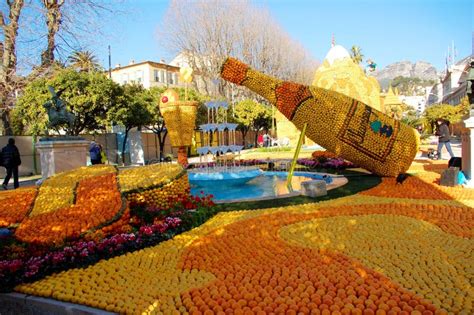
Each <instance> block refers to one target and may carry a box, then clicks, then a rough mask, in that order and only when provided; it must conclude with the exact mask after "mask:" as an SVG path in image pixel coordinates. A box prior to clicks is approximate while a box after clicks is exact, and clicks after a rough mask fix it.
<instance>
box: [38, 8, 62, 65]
mask: <svg viewBox="0 0 474 315" xmlns="http://www.w3.org/2000/svg"><path fill="white" fill-rule="evenodd" d="M42 1H43V5H44V7H45V9H46V26H47V27H48V35H47V39H48V46H47V48H46V50H45V51H43V53H42V54H41V65H42V66H43V67H48V66H50V65H51V63H52V62H53V60H54V48H55V36H56V33H57V32H58V31H59V26H60V24H61V7H62V6H63V5H64V1H65V0H42Z"/></svg>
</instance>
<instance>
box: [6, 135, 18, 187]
mask: <svg viewBox="0 0 474 315" xmlns="http://www.w3.org/2000/svg"><path fill="white" fill-rule="evenodd" d="M2 165H3V166H4V167H5V168H6V170H7V176H5V179H4V180H3V185H2V187H3V189H4V190H7V189H8V182H9V181H10V178H11V177H12V175H13V187H14V188H15V189H17V188H18V187H19V186H20V184H19V181H18V166H20V165H21V159H20V151H18V148H17V147H16V145H15V139H13V138H10V139H8V144H7V145H6V146H4V147H3V148H2Z"/></svg>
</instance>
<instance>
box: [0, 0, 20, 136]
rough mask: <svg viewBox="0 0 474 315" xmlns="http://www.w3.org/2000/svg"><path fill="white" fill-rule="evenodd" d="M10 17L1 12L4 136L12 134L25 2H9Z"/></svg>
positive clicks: (0, 87)
mask: <svg viewBox="0 0 474 315" xmlns="http://www.w3.org/2000/svg"><path fill="white" fill-rule="evenodd" d="M6 4H7V5H8V17H5V16H4V13H3V11H0V26H1V32H2V35H3V41H0V57H1V59H0V60H1V65H0V110H1V118H2V123H3V131H4V134H7V135H9V134H11V128H10V122H9V107H10V106H9V103H10V98H12V93H14V91H15V81H16V64H17V57H16V39H17V36H18V25H19V24H18V21H19V19H20V14H21V10H22V8H23V5H24V0H7V1H6Z"/></svg>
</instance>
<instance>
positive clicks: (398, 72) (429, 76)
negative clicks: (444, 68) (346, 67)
mask: <svg viewBox="0 0 474 315" xmlns="http://www.w3.org/2000/svg"><path fill="white" fill-rule="evenodd" d="M373 76H374V77H375V78H376V79H377V81H379V84H380V86H381V87H382V88H383V89H386V88H387V87H388V85H389V83H390V81H392V80H393V79H395V78H396V77H400V76H401V77H406V78H419V79H422V80H427V81H428V80H437V79H438V78H439V74H438V71H437V69H436V68H435V67H434V66H433V65H432V64H431V63H429V62H427V61H422V60H420V61H416V62H414V63H413V62H411V61H408V60H402V61H397V62H393V63H391V64H389V65H387V66H385V67H384V68H383V69H382V70H378V71H374V73H373Z"/></svg>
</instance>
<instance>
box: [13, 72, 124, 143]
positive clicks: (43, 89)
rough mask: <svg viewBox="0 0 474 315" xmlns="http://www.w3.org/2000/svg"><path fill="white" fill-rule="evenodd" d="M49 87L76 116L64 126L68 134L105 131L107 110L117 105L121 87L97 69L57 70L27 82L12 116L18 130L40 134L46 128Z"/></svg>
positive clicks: (23, 132) (24, 132)
mask: <svg viewBox="0 0 474 315" xmlns="http://www.w3.org/2000/svg"><path fill="white" fill-rule="evenodd" d="M49 85H50V86H52V87H53V88H54V90H55V91H56V92H57V93H58V94H59V97H60V99H61V100H63V101H64V102H65V103H66V105H67V109H68V110H69V111H70V112H72V113H73V114H74V115H75V117H76V119H75V121H74V125H73V126H72V127H70V128H69V127H68V126H64V128H63V129H64V131H66V133H67V134H71V135H79V134H80V133H81V132H84V131H95V130H104V129H105V126H106V118H107V117H106V115H107V111H108V110H109V109H110V108H112V107H114V106H115V105H117V104H116V103H117V102H118V101H120V100H119V98H120V96H121V94H122V88H121V87H120V86H119V85H118V84H117V83H115V82H113V81H112V80H110V79H108V78H107V77H106V76H105V75H104V74H103V73H100V72H90V73H87V72H77V71H75V70H73V69H70V68H66V69H61V70H58V71H57V72H56V73H55V74H54V75H53V76H52V78H50V79H44V78H40V79H37V80H34V81H32V82H30V83H29V84H28V85H27V86H26V88H25V92H24V93H23V95H22V96H21V97H20V98H19V100H18V102H17V105H16V106H15V109H14V114H13V116H14V117H15V119H16V121H15V122H14V125H15V128H16V130H17V131H20V130H21V133H22V134H40V133H43V132H44V131H46V124H47V119H48V118H47V113H46V111H45V109H44V108H43V104H44V103H45V102H46V101H47V100H49V99H50V98H51V95H50V94H49V92H48V89H47V87H48V86H49Z"/></svg>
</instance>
